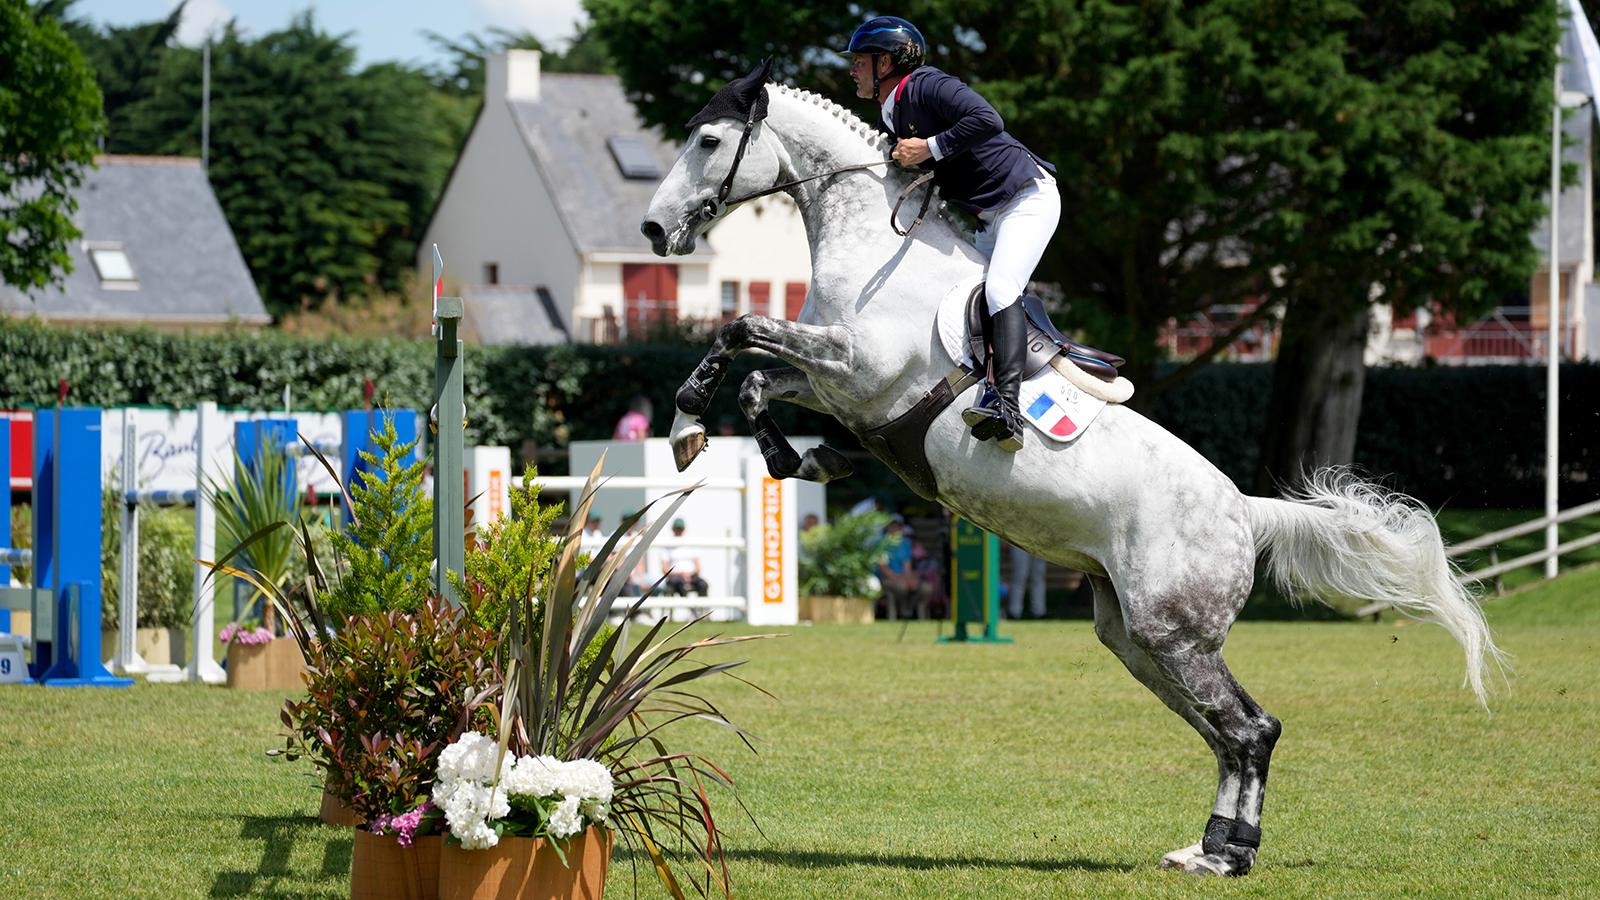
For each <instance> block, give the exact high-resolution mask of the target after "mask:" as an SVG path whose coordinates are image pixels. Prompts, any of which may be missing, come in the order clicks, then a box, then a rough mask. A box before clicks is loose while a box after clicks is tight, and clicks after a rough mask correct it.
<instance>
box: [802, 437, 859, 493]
mask: <svg viewBox="0 0 1600 900" xmlns="http://www.w3.org/2000/svg"><path fill="white" fill-rule="evenodd" d="M854 471H855V468H854V467H853V466H851V465H850V460H848V459H845V458H844V457H843V456H842V455H840V453H839V451H837V450H835V449H833V448H832V447H828V446H824V445H822V444H818V445H817V446H815V447H812V448H811V449H810V450H807V451H806V455H805V457H804V458H803V459H801V460H800V471H799V472H798V473H796V474H797V475H798V477H800V478H803V479H805V480H806V481H815V482H817V483H818V484H827V483H828V482H830V481H838V480H839V479H841V478H846V477H848V476H849V475H850V473H852V472H854Z"/></svg>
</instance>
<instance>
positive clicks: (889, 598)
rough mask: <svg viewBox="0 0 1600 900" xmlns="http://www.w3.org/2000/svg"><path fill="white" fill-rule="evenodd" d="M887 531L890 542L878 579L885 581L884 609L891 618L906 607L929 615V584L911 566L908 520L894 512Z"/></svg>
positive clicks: (879, 568) (907, 611)
mask: <svg viewBox="0 0 1600 900" xmlns="http://www.w3.org/2000/svg"><path fill="white" fill-rule="evenodd" d="M886 533H887V534H888V535H889V537H890V543H889V546H888V548H887V552H886V554H885V556H884V559H883V561H882V562H880V563H878V567H877V569H878V581H879V583H881V584H882V585H883V604H884V611H885V612H886V613H887V614H888V618H889V619H897V618H899V617H900V612H901V611H902V610H903V611H905V612H906V613H907V614H908V615H910V614H916V613H920V614H921V615H923V616H926V615H927V612H928V602H929V601H930V600H931V599H932V595H931V594H930V592H929V589H928V585H927V584H925V583H924V581H923V579H922V576H921V575H920V574H919V573H918V572H917V571H916V570H915V569H914V568H913V567H912V565H911V557H912V553H913V550H912V541H911V538H912V534H911V530H910V529H909V528H907V527H906V520H905V519H903V518H901V517H900V516H898V515H897V516H895V517H894V518H892V519H890V520H889V524H888V526H887V528H886Z"/></svg>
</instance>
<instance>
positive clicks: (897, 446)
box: [856, 367, 978, 500]
mask: <svg viewBox="0 0 1600 900" xmlns="http://www.w3.org/2000/svg"><path fill="white" fill-rule="evenodd" d="M977 383H978V375H977V373H975V372H973V371H971V370H969V369H966V368H964V367H962V368H957V369H955V370H953V371H952V372H951V373H950V374H949V375H946V376H945V377H943V378H941V379H939V381H938V383H937V384H935V385H934V386H933V387H932V388H930V389H929V390H928V392H927V393H926V394H923V395H922V399H921V400H918V401H917V403H916V405H915V406H913V407H911V408H910V409H908V410H906V411H905V412H903V413H901V414H900V415H898V416H896V417H894V418H893V419H891V420H890V421H889V422H888V423H887V424H884V425H879V426H878V427H876V428H870V429H868V430H866V431H862V432H858V433H857V434H856V437H858V438H860V439H861V445H862V446H863V447H866V448H867V450H868V452H870V453H871V454H872V455H873V456H875V457H877V458H878V461H879V462H882V463H883V464H884V465H886V466H888V467H889V469H890V470H891V471H893V472H894V473H895V474H896V475H899V476H900V477H901V479H903V480H904V481H905V483H906V484H908V485H910V486H911V489H912V490H913V491H916V492H917V496H919V497H921V498H922V499H924V500H936V499H938V497H939V480H938V479H937V478H936V477H934V474H933V467H932V466H930V465H928V447H927V437H928V426H929V425H930V424H932V423H933V420H934V419H935V418H936V417H938V415H939V413H941V412H944V409H945V407H947V406H949V405H950V404H951V402H953V401H954V400H955V399H956V397H958V396H960V395H961V392H962V391H965V390H966V389H967V388H969V387H972V386H973V385H974V384H977Z"/></svg>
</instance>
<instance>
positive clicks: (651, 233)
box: [639, 219, 670, 256]
mask: <svg viewBox="0 0 1600 900" xmlns="http://www.w3.org/2000/svg"><path fill="white" fill-rule="evenodd" d="M639 232H640V233H641V234H643V235H644V236H645V237H647V238H649V239H650V249H651V251H652V252H654V253H655V255H657V256H666V255H667V254H668V253H669V252H670V250H669V249H668V247H667V230H666V229H665V228H662V227H661V223H660V222H652V221H650V220H649V219H645V220H644V222H643V223H642V224H641V225H640V226H639Z"/></svg>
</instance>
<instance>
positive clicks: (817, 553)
mask: <svg viewBox="0 0 1600 900" xmlns="http://www.w3.org/2000/svg"><path fill="white" fill-rule="evenodd" d="M888 524H889V516H888V514H887V513H881V512H864V513H856V514H854V515H844V516H840V517H839V518H837V519H835V520H834V521H833V522H831V523H824V524H820V525H817V526H815V527H813V528H812V529H811V530H810V531H807V532H805V533H804V534H802V535H800V593H801V594H804V595H807V596H830V597H865V596H867V594H868V579H870V578H871V577H872V574H873V569H874V567H875V566H876V565H877V564H878V561H879V560H881V559H882V558H883V555H884V554H885V553H887V552H888V551H889V549H890V548H891V547H893V546H894V545H895V543H896V542H898V541H901V540H904V538H902V537H900V536H898V535H890V534H887V533H885V531H884V527H885V526H887V525H888Z"/></svg>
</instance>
